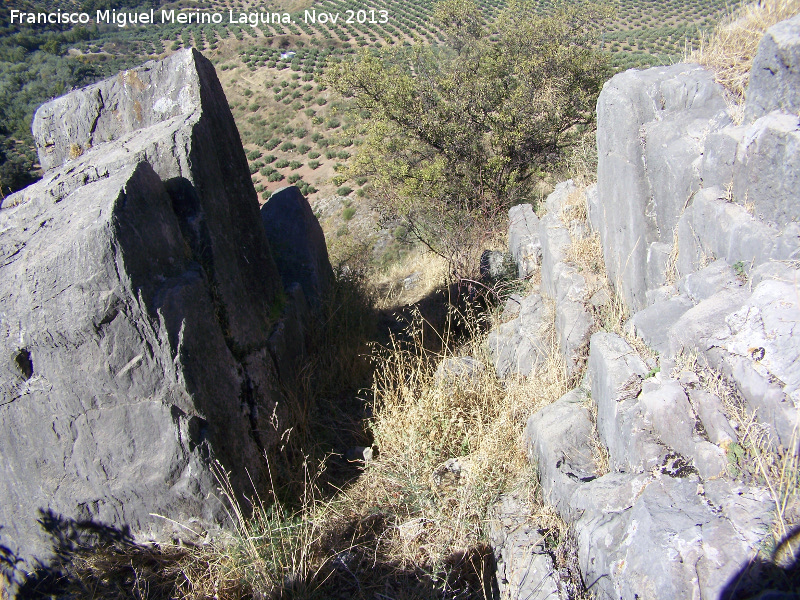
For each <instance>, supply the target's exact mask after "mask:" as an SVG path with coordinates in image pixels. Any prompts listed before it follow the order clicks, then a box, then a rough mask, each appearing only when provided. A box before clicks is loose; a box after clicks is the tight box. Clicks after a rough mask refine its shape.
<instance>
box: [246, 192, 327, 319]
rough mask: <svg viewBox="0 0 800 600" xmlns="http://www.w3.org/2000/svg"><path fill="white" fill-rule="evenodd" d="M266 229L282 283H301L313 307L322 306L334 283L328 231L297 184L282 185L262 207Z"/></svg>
mask: <svg viewBox="0 0 800 600" xmlns="http://www.w3.org/2000/svg"><path fill="white" fill-rule="evenodd" d="M261 220H262V222H263V224H264V230H265V231H266V232H267V239H268V240H269V245H270V248H271V249H272V253H273V255H274V257H275V262H276V263H277V266H278V271H279V272H280V274H281V279H282V280H283V285H284V286H285V287H287V288H288V287H289V286H290V285H292V283H295V282H296V283H299V284H300V287H301V288H302V289H303V294H304V295H305V297H306V300H307V301H308V302H309V304H311V306H313V307H316V308H319V305H320V303H321V302H322V299H323V298H324V297H325V296H326V294H327V293H328V291H329V290H330V287H331V285H332V284H333V269H331V263H330V260H329V259H328V248H327V246H326V245H325V234H324V233H323V232H322V227H320V224H319V221H317V218H316V217H315V216H314V212H313V211H312V210H311V205H310V204H309V203H308V200H306V199H305V197H304V196H303V194H301V193H300V190H299V189H298V188H297V186H289V187H285V188H281V189H280V190H278V191H276V192H274V193H273V194H272V196H270V198H269V200H267V202H266V203H265V204H264V206H262V207H261Z"/></svg>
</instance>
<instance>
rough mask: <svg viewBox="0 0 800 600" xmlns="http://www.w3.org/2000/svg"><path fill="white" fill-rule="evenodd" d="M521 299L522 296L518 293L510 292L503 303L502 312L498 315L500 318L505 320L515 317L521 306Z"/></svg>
mask: <svg viewBox="0 0 800 600" xmlns="http://www.w3.org/2000/svg"><path fill="white" fill-rule="evenodd" d="M522 300H523V297H522V296H520V295H519V294H511V295H510V296H509V297H508V299H507V300H506V303H505V304H504V305H503V312H502V313H501V315H500V320H501V321H503V322H506V321H510V320H511V319H515V318H517V317H518V316H519V311H520V308H521V307H522Z"/></svg>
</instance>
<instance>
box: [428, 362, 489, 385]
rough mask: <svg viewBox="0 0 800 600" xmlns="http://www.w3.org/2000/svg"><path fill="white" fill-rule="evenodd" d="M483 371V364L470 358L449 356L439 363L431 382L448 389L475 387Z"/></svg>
mask: <svg viewBox="0 0 800 600" xmlns="http://www.w3.org/2000/svg"><path fill="white" fill-rule="evenodd" d="M484 369H485V367H484V366H483V363H482V362H481V361H479V360H476V359H474V358H472V357H471V356H451V357H449V358H445V359H444V360H443V361H442V362H440V363H439V366H438V367H436V373H434V375H433V380H434V381H435V382H436V384H437V385H446V386H450V387H452V386H455V385H460V386H462V387H463V386H467V385H476V384H477V383H479V382H480V378H481V374H482V373H483V371H484Z"/></svg>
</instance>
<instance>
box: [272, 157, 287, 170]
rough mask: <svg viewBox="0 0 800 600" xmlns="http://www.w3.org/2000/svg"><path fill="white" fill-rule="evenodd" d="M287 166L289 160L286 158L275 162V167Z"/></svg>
mask: <svg viewBox="0 0 800 600" xmlns="http://www.w3.org/2000/svg"><path fill="white" fill-rule="evenodd" d="M288 166H289V161H288V160H286V159H285V158H281V159H279V160H278V161H277V162H276V163H275V167H276V168H278V169H283V168H284V167H288Z"/></svg>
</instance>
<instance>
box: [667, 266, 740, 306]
mask: <svg viewBox="0 0 800 600" xmlns="http://www.w3.org/2000/svg"><path fill="white" fill-rule="evenodd" d="M740 268H741V269H742V272H743V271H744V267H743V266H741V263H740ZM743 283H744V281H743V277H740V276H739V275H738V274H737V273H736V272H735V271H734V270H733V268H732V267H731V266H730V265H729V264H728V263H726V262H725V261H724V260H715V261H714V262H712V263H711V264H710V265H708V266H707V267H704V268H702V269H700V270H699V271H696V272H694V273H689V274H688V275H687V276H686V277H684V278H682V279H681V280H680V281H679V282H678V290H679V291H680V292H681V293H682V294H685V295H686V296H688V297H689V299H690V300H691V301H692V302H694V303H695V304H697V303H699V302H702V301H703V300H705V299H707V298H710V297H711V296H713V295H714V294H716V293H718V292H721V291H722V290H725V289H735V288H739V287H742V284H743Z"/></svg>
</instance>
